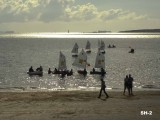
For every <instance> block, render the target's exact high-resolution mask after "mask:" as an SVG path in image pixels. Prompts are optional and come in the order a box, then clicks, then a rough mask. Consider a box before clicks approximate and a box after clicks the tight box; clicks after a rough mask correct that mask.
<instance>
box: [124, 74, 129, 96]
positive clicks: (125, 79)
mask: <svg viewBox="0 0 160 120" xmlns="http://www.w3.org/2000/svg"><path fill="white" fill-rule="evenodd" d="M126 89H128V93H129V88H128V75H126V77H125V78H124V91H123V95H125V91H126Z"/></svg>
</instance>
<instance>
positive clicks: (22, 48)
mask: <svg viewBox="0 0 160 120" xmlns="http://www.w3.org/2000/svg"><path fill="white" fill-rule="evenodd" d="M100 39H103V40H104V42H105V44H106V46H108V45H109V44H111V45H112V44H115V45H116V46H117V48H114V49H109V48H107V47H106V54H105V58H106V60H105V62H106V68H105V69H106V71H107V75H106V77H105V81H106V84H107V88H108V89H112V90H119V89H120V90H122V89H123V79H124V77H125V75H126V74H132V76H133V78H134V80H135V81H134V89H137V90H144V89H145V88H144V87H147V85H150V86H149V87H151V88H150V89H153V88H154V89H160V72H159V71H160V34H152V35H144V34H132V35H131V34H108V35H104V34H101V35H96V34H95V35H90V34H89V35H81V34H80V35H75V34H72V35H66V34H62V35H61V34H58V35H53V34H51V33H48V34H44V33H43V34H21V35H0V89H1V91H3V90H21V88H25V90H63V89H64V90H77V89H78V90H97V89H99V85H100V81H99V78H100V77H99V76H96V75H90V74H88V75H87V76H86V77H85V78H84V77H83V76H81V75H79V74H78V73H77V72H76V70H77V68H76V67H73V66H72V63H73V61H74V58H72V56H71V50H72V47H73V45H74V44H75V42H77V43H78V45H79V47H80V49H79V51H80V50H81V49H82V48H84V47H85V44H86V42H87V40H89V41H90V42H91V47H92V53H91V54H89V55H88V62H89V63H90V64H91V66H90V67H87V71H88V72H89V71H90V70H91V69H92V68H93V66H94V62H95V58H96V52H97V44H98V40H100ZM129 46H131V47H133V48H135V53H134V54H129V53H128V51H129V50H130V48H129ZM59 51H62V52H63V53H64V55H65V56H66V59H67V67H68V69H71V68H72V69H73V71H74V75H73V76H70V77H65V78H63V79H62V78H60V77H59V76H57V75H48V74H47V71H48V68H49V67H51V69H52V70H53V68H55V67H57V66H58V58H59ZM31 65H32V66H33V68H34V69H36V68H37V67H39V66H40V65H42V67H43V69H44V75H43V77H38V76H33V77H29V76H28V75H27V74H26V72H27V71H28V68H29V67H30V66H31Z"/></svg>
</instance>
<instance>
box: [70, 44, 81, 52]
mask: <svg viewBox="0 0 160 120" xmlns="http://www.w3.org/2000/svg"><path fill="white" fill-rule="evenodd" d="M78 48H79V47H78V44H77V43H75V44H74V47H73V49H72V53H74V54H78Z"/></svg>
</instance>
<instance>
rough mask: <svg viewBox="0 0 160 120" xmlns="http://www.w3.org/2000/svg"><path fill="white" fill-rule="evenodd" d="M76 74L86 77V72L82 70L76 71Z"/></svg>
mask: <svg viewBox="0 0 160 120" xmlns="http://www.w3.org/2000/svg"><path fill="white" fill-rule="evenodd" d="M77 72H78V73H79V74H82V75H87V71H84V70H78V71H77Z"/></svg>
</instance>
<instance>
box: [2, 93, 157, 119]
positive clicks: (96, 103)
mask: <svg viewBox="0 0 160 120" xmlns="http://www.w3.org/2000/svg"><path fill="white" fill-rule="evenodd" d="M107 93H108V95H109V98H108V99H106V98H105V96H104V94H103V93H102V97H101V99H98V98H97V97H98V94H99V91H50V92H0V108H1V109H0V118H1V119H3V120H10V119H12V120H29V119H30V120H66V119H67V120H86V119H88V120H106V119H108V120H111V119H114V120H128V119H130V120H133V119H135V118H136V119H145V120H159V118H160V107H159V106H160V102H159V100H160V91H133V94H134V96H128V95H126V96H124V95H123V92H122V91H107ZM126 93H127V92H126ZM141 111H149V112H150V111H151V112H152V115H141Z"/></svg>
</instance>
